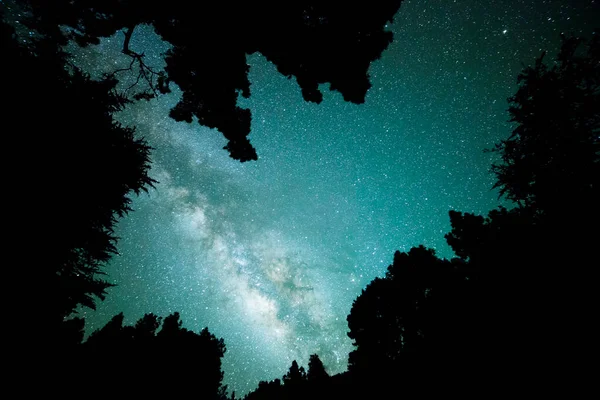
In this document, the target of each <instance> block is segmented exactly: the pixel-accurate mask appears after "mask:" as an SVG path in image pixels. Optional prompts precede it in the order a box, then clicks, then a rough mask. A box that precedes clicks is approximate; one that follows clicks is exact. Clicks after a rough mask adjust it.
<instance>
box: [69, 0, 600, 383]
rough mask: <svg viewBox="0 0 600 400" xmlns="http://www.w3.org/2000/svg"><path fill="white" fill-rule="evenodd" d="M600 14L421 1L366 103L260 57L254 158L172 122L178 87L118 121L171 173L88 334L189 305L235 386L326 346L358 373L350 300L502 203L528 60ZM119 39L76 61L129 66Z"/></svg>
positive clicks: (376, 73) (139, 224)
mask: <svg viewBox="0 0 600 400" xmlns="http://www.w3.org/2000/svg"><path fill="white" fill-rule="evenodd" d="M597 16H598V4H596V2H594V1H585V2H584V1H582V2H576V1H573V2H564V1H539V2H538V1H535V2H534V1H516V0H515V1H503V2H480V1H466V0H464V1H458V0H455V1H454V2H450V1H441V0H412V1H405V2H404V3H403V5H402V7H401V9H400V12H399V14H398V15H397V17H396V19H395V21H394V23H392V24H390V25H389V26H388V29H390V30H392V31H393V32H394V35H395V36H394V42H393V43H392V44H391V45H390V47H389V48H388V50H386V51H385V52H384V53H383V55H382V57H381V59H380V60H378V61H377V62H375V63H373V65H372V66H371V69H370V75H371V82H372V84H373V87H372V89H371V90H370V91H369V93H368V94H367V98H366V102H365V104H362V105H355V104H350V103H347V102H344V101H343V99H342V98H341V96H340V95H339V94H337V93H334V92H330V91H329V90H328V88H327V87H325V86H324V87H323V89H324V93H325V96H324V101H323V102H322V104H319V105H315V104H312V103H306V102H304V100H303V99H302V96H301V93H300V90H299V89H298V86H297V84H296V82H294V80H289V79H287V78H285V77H283V76H281V75H279V74H278V73H277V71H276V70H275V67H274V66H272V65H271V64H269V63H268V62H267V61H266V60H265V59H264V57H262V56H261V55H260V54H253V55H250V56H248V63H249V65H250V67H251V70H250V81H251V97H250V99H248V100H243V101H241V100H240V105H242V106H244V107H249V108H250V109H251V110H252V114H253V120H252V132H251V135H250V140H251V141H252V143H253V145H254V146H255V148H256V149H257V152H258V155H259V160H258V161H256V162H248V163H243V164H241V163H239V162H237V161H234V160H232V159H230V158H229V157H228V154H227V152H226V151H224V150H222V147H223V146H224V145H225V139H224V138H223V137H222V136H221V135H220V134H219V133H218V132H216V131H211V130H209V129H206V128H203V127H200V126H199V125H198V124H197V123H193V124H189V125H188V124H185V123H176V122H175V121H173V120H171V119H170V118H169V117H168V109H169V107H171V106H172V105H173V104H175V102H176V100H177V95H178V93H177V91H174V93H173V94H171V95H168V96H163V97H161V98H159V99H157V100H153V101H151V102H138V103H136V104H133V105H131V106H129V107H128V108H127V110H125V111H124V112H123V113H122V114H121V115H120V116H119V119H120V120H121V121H122V122H123V123H125V124H129V125H135V126H137V132H138V134H139V135H140V136H144V137H145V138H146V139H147V140H148V142H149V144H150V145H151V146H152V147H153V148H154V150H153V153H152V159H153V168H152V171H151V174H152V176H153V178H155V179H156V180H157V181H159V184H157V185H156V189H154V190H151V191H150V192H149V194H148V195H141V196H139V197H135V198H134V199H133V208H134V209H135V211H134V212H133V213H131V214H130V215H129V216H127V217H126V218H124V219H122V220H121V221H120V223H119V225H118V229H117V234H118V236H119V237H120V238H121V240H120V242H119V246H118V249H119V253H120V255H119V256H116V257H115V258H114V259H113V260H112V261H111V263H110V264H109V266H108V268H107V272H108V274H109V279H110V280H111V281H112V282H115V283H116V284H117V286H116V287H115V288H112V289H111V290H110V293H109V295H108V297H107V299H106V300H105V301H104V302H102V303H100V304H99V306H98V310H97V311H95V312H90V311H84V315H85V317H86V320H87V324H88V331H91V330H93V329H96V328H99V327H100V326H102V325H103V324H104V323H106V321H107V320H108V319H109V318H110V317H111V316H113V315H114V314H116V313H118V312H120V311H123V312H124V313H125V316H126V318H127V320H128V321H134V320H136V319H137V318H139V317H141V316H142V315H143V314H144V313H148V312H153V313H155V314H158V315H163V316H164V315H167V314H168V313H171V312H173V311H179V312H180V313H181V316H182V319H183V322H184V326H185V327H187V328H189V329H194V330H199V329H201V328H203V327H205V326H208V327H209V329H210V331H211V332H213V333H214V334H215V335H217V336H218V337H223V338H224V339H225V342H226V345H227V353H226V355H225V358H224V371H225V383H227V384H228V385H229V387H230V390H236V392H237V393H238V394H239V393H246V392H248V391H249V390H251V389H252V388H254V387H256V385H257V383H258V381H259V380H270V379H274V378H277V377H281V375H282V374H283V373H284V372H285V371H286V370H287V368H288V367H289V365H290V364H291V361H292V360H294V359H296V360H298V362H299V363H300V364H304V365H306V363H307V361H308V357H309V355H310V354H313V353H318V354H319V355H320V357H321V359H322V360H323V362H324V364H325V366H326V367H327V368H328V370H329V372H330V373H337V372H341V371H343V370H345V368H346V362H347V355H348V352H349V351H350V350H351V349H352V345H351V342H350V339H348V338H347V336H346V332H347V325H346V316H347V314H348V313H349V311H350V307H351V305H352V301H353V300H354V299H355V298H356V297H357V296H358V295H359V294H360V292H361V289H362V288H364V287H365V285H366V284H367V283H368V282H369V281H371V280H372V279H373V278H374V277H376V276H381V275H382V274H383V273H384V272H385V269H386V267H387V265H388V264H389V263H390V262H391V259H392V255H393V253H394V251H395V250H408V249H410V247H412V246H415V245H418V244H424V245H426V246H428V247H432V248H435V249H436V251H437V252H438V254H439V255H440V256H443V257H451V256H452V253H451V251H450V249H449V247H448V246H447V245H446V243H445V241H444V238H443V235H444V233H446V232H448V231H449V228H450V227H449V219H448V211H449V210H451V209H455V210H461V211H466V212H476V213H485V212H487V211H488V210H490V209H493V208H495V207H496V206H497V205H498V204H500V200H498V193H497V192H496V191H494V190H492V186H493V182H494V179H493V176H492V175H491V173H490V172H489V167H490V165H491V162H492V161H493V160H494V158H493V157H494V154H493V153H486V152H484V149H487V148H490V147H492V146H493V144H494V143H496V142H498V141H499V140H501V139H503V138H505V137H507V135H508V134H509V133H510V123H509V122H508V121H507V119H508V114H507V113H506V109H507V103H506V99H507V98H508V97H509V96H511V95H512V94H513V93H514V91H515V90H516V76H517V74H518V72H519V71H520V70H521V69H522V63H525V64H527V63H532V62H533V61H534V59H535V58H536V57H538V56H539V55H540V53H541V52H542V51H544V50H547V51H548V52H549V53H550V54H554V52H555V51H556V49H557V48H558V45H559V43H560V37H559V34H560V33H561V32H564V33H567V34H575V35H586V36H588V37H589V36H591V34H592V32H593V26H592V23H593V21H594V18H596V17H597ZM598 20H600V19H596V21H598ZM120 39H121V38H120V37H116V38H111V39H110V40H105V41H103V42H102V43H101V44H100V45H99V46H97V47H94V48H90V49H85V50H83V51H79V52H78V53H77V59H78V60H79V61H80V62H81V63H82V64H84V65H86V66H87V69H88V70H90V71H92V72H93V73H96V74H97V73H99V72H102V70H101V68H102V69H104V70H110V69H111V68H115V66H118V65H120V63H123V62H124V61H125V62H126V60H123V57H124V56H122V55H120V54H119V45H120V42H119V41H120ZM131 46H137V48H140V49H143V51H144V52H145V53H146V54H147V59H148V60H149V63H154V64H155V65H157V66H160V62H161V60H160V54H161V52H162V51H164V50H165V49H166V47H165V45H164V44H163V43H161V42H160V40H159V39H158V38H157V37H156V36H155V35H154V34H153V33H152V31H151V29H150V28H147V27H143V28H141V29H138V30H137V31H136V34H135V35H134V37H133V39H132V43H131ZM125 79H126V78H125Z"/></svg>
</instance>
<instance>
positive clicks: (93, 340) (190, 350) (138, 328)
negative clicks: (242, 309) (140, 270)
mask: <svg viewBox="0 0 600 400" xmlns="http://www.w3.org/2000/svg"><path fill="white" fill-rule="evenodd" d="M123 322H124V315H123V313H120V314H117V315H116V316H114V317H113V318H112V319H111V320H110V321H109V322H108V323H107V324H106V325H105V326H104V327H102V328H100V329H99V330H97V331H95V332H93V333H92V334H91V335H90V337H89V338H88V340H87V341H86V342H85V343H84V344H83V349H82V353H81V354H79V356H81V357H87V358H89V359H90V360H95V365H94V366H93V368H94V370H95V371H96V373H97V374H98V375H102V374H106V373H107V371H110V374H111V375H113V376H115V377H118V376H123V377H127V379H126V380H125V381H124V382H122V384H121V392H122V393H129V394H131V395H135V396H141V395H145V396H151V397H153V396H156V395H157V393H164V394H166V395H170V396H181V395H186V396H187V395H190V394H194V395H195V396H197V397H198V398H202V399H224V397H225V393H226V386H224V385H223V383H222V381H223V371H222V370H221V359H222V358H223V356H224V354H225V351H226V348H225V344H224V342H223V339H217V338H216V337H215V336H214V335H213V334H211V333H210V332H209V331H208V329H207V328H204V329H203V330H202V331H200V333H195V332H193V331H190V330H187V329H186V328H183V327H182V321H181V319H180V316H179V313H173V314H171V315H169V316H167V317H165V318H164V319H162V318H160V317H157V316H156V315H154V314H146V315H145V316H144V317H142V318H141V319H139V320H138V321H137V322H136V323H135V325H133V326H129V325H124V323H123ZM105 354H112V355H113V356H112V357H103V355H105ZM86 373H89V371H86ZM81 378H83V377H81ZM143 382H149V383H151V384H143ZM159 382H164V383H165V384H166V383H170V384H168V385H166V386H165V387H157V386H155V385H154V384H157V383H159ZM175 382H176V383H177V384H174V383H175ZM161 386H162V385H161ZM108 393H109V392H107V393H106V394H108ZM97 394H98V393H97Z"/></svg>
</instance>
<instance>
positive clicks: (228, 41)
mask: <svg viewBox="0 0 600 400" xmlns="http://www.w3.org/2000/svg"><path fill="white" fill-rule="evenodd" d="M401 1H402V0H389V1H384V2H367V1H360V2H355V3H352V4H341V3H338V2H334V1H314V0H313V1H311V0H304V1H296V2H279V3H273V2H233V3H232V2H201V3H199V2H189V1H187V0H185V1H184V0H181V1H178V0H175V1H170V2H167V3H160V4H159V3H156V4H154V3H152V4H151V3H148V2H146V1H142V0H133V1H132V0H114V1H105V0H85V1H84V0H75V1H72V0H56V1H52V2H47V1H43V0H27V1H23V2H19V3H21V4H22V5H24V6H25V7H26V13H27V12H28V15H29V18H28V19H27V20H26V21H27V23H28V24H29V26H31V27H32V28H34V29H37V30H39V31H40V32H42V33H43V34H44V35H47V36H50V37H53V38H56V39H57V40H59V39H60V40H61V41H62V42H63V43H66V42H67V41H68V40H69V39H73V40H75V41H77V43H79V44H81V45H87V44H89V43H98V40H99V38H103V37H109V36H111V35H114V34H115V33H117V32H119V31H122V32H123V33H124V39H123V53H125V54H127V55H128V56H130V57H131V58H132V64H131V67H132V69H134V70H135V73H136V74H138V75H139V76H140V77H141V78H143V80H146V82H147V83H149V89H148V90H147V91H146V93H145V94H142V96H141V97H146V98H150V97H153V96H155V95H156V94H159V93H161V92H163V93H164V92H167V91H168V90H169V89H168V85H169V83H171V82H172V83H174V84H176V85H177V86H179V88H180V89H181V90H182V92H183V95H182V98H181V100H180V101H179V102H178V103H177V105H176V106H175V107H173V109H172V110H171V117H173V118H174V119H176V120H177V121H187V122H192V118H193V117H196V118H197V119H198V122H199V123H200V124H202V125H204V126H207V127H210V128H216V129H218V130H219V131H220V132H221V133H222V134H223V135H224V136H225V137H226V138H227V139H228V141H229V142H228V144H227V145H226V146H225V149H227V150H228V151H229V153H230V155H231V157H233V158H235V159H238V160H240V161H248V160H255V159H256V158H257V155H256V151H255V149H254V148H253V147H252V145H251V144H250V141H249V140H248V138H247V136H248V134H249V133H250V120H251V115H250V110H248V109H242V108H240V107H238V106H237V98H238V95H240V94H241V95H242V96H243V97H248V96H249V95H250V83H249V81H248V70H249V67H248V65H247V63H246V55H247V54H252V53H255V52H260V53H261V54H263V55H264V56H265V57H266V58H267V59H268V60H269V61H271V62H272V63H273V64H275V65H276V66H277V69H278V71H279V72H280V73H281V74H283V75H285V76H287V77H289V78H291V77H292V76H295V77H296V81H297V82H298V85H299V86H300V88H301V90H302V95H303V97H304V99H305V100H306V101H312V102H317V103H319V102H321V100H322V97H323V96H322V93H321V92H320V90H319V84H322V83H330V88H331V90H336V91H339V92H340V93H341V94H342V95H343V97H344V99H345V100H346V101H351V102H354V103H362V102H364V99H365V94H366V92H367V90H368V89H369V88H370V86H371V84H370V82H369V78H368V73H367V71H368V68H369V65H370V63H371V62H372V61H373V60H375V59H377V58H378V57H379V56H380V54H381V52H382V51H383V50H384V49H385V48H386V47H387V46H388V44H389V43H390V42H391V40H392V33H391V32H389V31H386V30H385V29H384V27H385V24H386V23H387V22H388V21H391V20H392V18H393V16H394V14H395V13H396V11H397V10H398V8H399V7H400V3H401ZM140 24H150V25H152V26H153V27H154V29H155V31H156V33H157V34H158V35H159V36H160V37H161V38H162V39H164V40H165V41H167V42H168V43H169V44H171V45H172V48H171V49H170V50H169V51H168V52H167V54H166V58H165V61H166V63H167V66H166V68H165V69H164V71H156V70H154V69H152V68H151V67H149V66H148V65H147V64H146V63H145V60H144V58H143V54H142V53H141V52H136V51H134V50H133V49H132V48H131V47H130V45H129V44H130V39H131V36H132V34H133V32H134V30H135V28H136V27H137V26H138V25H140ZM61 27H67V29H61Z"/></svg>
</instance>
